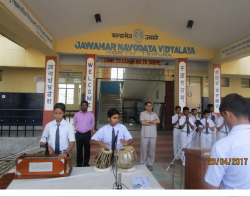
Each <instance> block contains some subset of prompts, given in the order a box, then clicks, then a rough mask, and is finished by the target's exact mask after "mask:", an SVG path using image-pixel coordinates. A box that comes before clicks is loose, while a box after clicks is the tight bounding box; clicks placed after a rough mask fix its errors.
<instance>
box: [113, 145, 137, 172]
mask: <svg viewBox="0 0 250 197" xmlns="http://www.w3.org/2000/svg"><path fill="white" fill-rule="evenodd" d="M117 156H118V157H117V170H118V171H119V172H134V171H135V170H136V168H135V162H136V159H137V155H136V152H135V149H134V147H133V146H123V147H120V148H118V149H117Z"/></svg>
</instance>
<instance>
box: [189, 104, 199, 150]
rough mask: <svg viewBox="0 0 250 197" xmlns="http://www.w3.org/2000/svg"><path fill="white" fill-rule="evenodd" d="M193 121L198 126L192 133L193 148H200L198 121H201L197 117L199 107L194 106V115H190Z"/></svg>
mask: <svg viewBox="0 0 250 197" xmlns="http://www.w3.org/2000/svg"><path fill="white" fill-rule="evenodd" d="M190 118H191V119H192V120H193V122H194V126H195V127H197V129H196V132H195V133H194V134H193V135H192V145H191V147H192V148H198V147H199V139H200V136H199V128H198V124H197V123H198V121H200V118H199V117H197V109H196V108H193V109H192V116H191V117H190Z"/></svg>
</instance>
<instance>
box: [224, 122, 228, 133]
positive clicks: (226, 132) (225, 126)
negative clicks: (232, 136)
mask: <svg viewBox="0 0 250 197" xmlns="http://www.w3.org/2000/svg"><path fill="white" fill-rule="evenodd" d="M225 128H226V134H227V135H228V132H227V125H226V124H225Z"/></svg>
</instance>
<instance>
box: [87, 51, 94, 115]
mask: <svg viewBox="0 0 250 197" xmlns="http://www.w3.org/2000/svg"><path fill="white" fill-rule="evenodd" d="M94 80H95V55H90V54H87V55H86V74H85V100H87V101H88V103H89V106H88V111H91V112H93V110H94V96H95V94H94Z"/></svg>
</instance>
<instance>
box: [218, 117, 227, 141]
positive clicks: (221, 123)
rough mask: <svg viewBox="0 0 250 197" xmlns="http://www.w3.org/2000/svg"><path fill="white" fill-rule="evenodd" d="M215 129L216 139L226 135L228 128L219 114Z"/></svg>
mask: <svg viewBox="0 0 250 197" xmlns="http://www.w3.org/2000/svg"><path fill="white" fill-rule="evenodd" d="M217 129H218V131H219V132H218V140H220V139H222V138H224V137H227V135H228V133H229V129H228V127H227V125H226V123H225V121H224V118H223V117H222V116H220V117H219V118H218V120H217Z"/></svg>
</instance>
